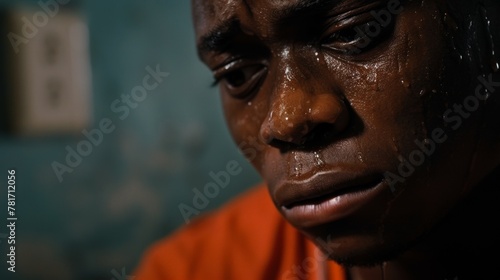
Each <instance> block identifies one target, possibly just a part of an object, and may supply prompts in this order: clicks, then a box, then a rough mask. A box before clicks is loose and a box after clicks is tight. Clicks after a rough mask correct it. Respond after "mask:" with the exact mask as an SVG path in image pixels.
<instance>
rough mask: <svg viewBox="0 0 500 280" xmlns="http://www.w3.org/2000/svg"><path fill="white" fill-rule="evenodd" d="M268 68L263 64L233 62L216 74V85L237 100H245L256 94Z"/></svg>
mask: <svg viewBox="0 0 500 280" xmlns="http://www.w3.org/2000/svg"><path fill="white" fill-rule="evenodd" d="M266 70H267V67H266V65H264V64H262V63H253V64H252V63H250V64H248V63H244V62H242V61H235V62H232V63H230V64H228V65H226V66H224V67H222V68H220V69H218V70H216V71H215V72H214V76H215V80H216V84H220V85H221V89H222V90H224V91H226V92H227V93H229V94H230V95H231V96H234V97H235V98H240V99H244V98H247V97H248V96H250V95H251V94H252V93H254V92H255V90H256V89H257V87H258V86H259V85H260V83H261V82H262V80H263V78H264V76H265V73H266Z"/></svg>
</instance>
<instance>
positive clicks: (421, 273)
mask: <svg viewBox="0 0 500 280" xmlns="http://www.w3.org/2000/svg"><path fill="white" fill-rule="evenodd" d="M499 185H500V168H497V169H496V170H495V171H494V172H492V173H491V174H490V175H489V176H488V177H487V178H486V179H485V180H483V181H482V182H481V183H480V184H479V185H478V186H477V187H476V188H475V189H474V192H473V193H471V195H470V196H469V197H468V198H467V200H465V201H463V202H462V203H461V204H460V205H458V206H457V207H456V208H455V209H454V210H453V211H452V213H450V216H449V217H447V219H445V220H444V221H443V222H442V223H441V224H440V225H439V226H438V227H437V228H436V229H435V230H434V231H433V232H432V233H430V234H429V235H428V236H427V237H426V238H424V239H423V240H422V241H421V242H420V243H419V244H417V245H416V246H415V247H413V248H412V249H410V250H408V251H407V252H405V253H404V254H402V255H401V256H400V257H398V258H396V259H394V260H392V261H388V262H384V263H383V264H381V265H379V266H376V267H370V268H366V267H353V268H351V269H350V270H349V273H350V276H351V279H352V280H365V279H370V280H378V279H381V280H382V279H383V280H394V279H406V280H413V279H428V280H433V279H436V280H447V279H449V280H455V279H458V280H465V279H495V278H498V275H500V274H499V273H500V269H499V268H498V257H497V255H496V253H497V252H498V251H499V249H500V246H499V245H500V241H499V239H500V230H499V229H498V227H497V226H496V224H497V223H498V213H500V211H499V210H500V209H499V208H500V203H499V202H498V198H500V186H499ZM492 256H495V257H492Z"/></svg>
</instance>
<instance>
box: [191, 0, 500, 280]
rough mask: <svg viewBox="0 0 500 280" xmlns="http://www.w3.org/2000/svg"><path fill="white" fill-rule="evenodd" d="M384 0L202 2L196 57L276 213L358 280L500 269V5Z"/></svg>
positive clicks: (464, 275) (475, 275)
mask: <svg viewBox="0 0 500 280" xmlns="http://www.w3.org/2000/svg"><path fill="white" fill-rule="evenodd" d="M389 2H391V3H392V4H390V3H389ZM389 2H388V1H373V0H344V1H328V0H323V1H321V0H320V1H303V0H302V1H301V0H290V1H268V0H247V1H243V0H212V1H205V0H194V1H193V13H194V18H195V28H196V36H197V43H198V50H199V54H200V57H201V59H202V60H203V62H205V63H206V64H207V65H208V67H209V68H210V69H212V70H213V71H214V75H215V77H216V79H217V80H218V81H219V84H220V89H221V96H222V102H223V107H224V112H225V116H226V119H227V123H228V126H229V129H230V131H231V133H232V136H233V137H234V139H235V141H236V143H238V144H241V143H243V142H248V140H249V139H250V138H251V137H258V138H259V139H260V143H259V145H258V147H253V148H252V149H251V150H243V152H244V153H246V155H247V157H248V158H249V160H250V161H251V163H252V164H253V166H254V167H255V168H256V169H257V170H258V171H259V172H260V174H261V175H262V177H263V178H264V179H265V181H266V182H267V183H268V187H269V193H270V195H271V198H272V199H273V202H274V203H275V205H276V207H277V209H278V210H279V211H280V212H281V214H282V215H283V216H284V217H285V218H286V219H287V220H288V221H289V222H290V223H291V224H292V225H294V226H295V227H296V228H297V229H298V230H300V231H301V232H303V233H304V234H305V235H306V236H308V237H309V238H311V240H313V241H315V242H316V243H317V244H318V245H320V244H322V245H321V249H322V250H323V251H324V252H325V253H327V254H328V255H329V258H330V259H332V260H334V261H336V262H338V263H340V264H342V265H344V266H345V267H346V268H347V271H348V274H349V277H350V278H351V279H454V278H455V277H458V279H495V278H498V275H499V274H498V272H499V271H498V269H497V268H496V267H497V265H496V263H497V261H498V257H496V256H492V257H488V256H487V255H488V252H494V253H496V252H498V249H499V241H498V239H499V238H498V236H500V235H499V232H498V230H497V229H496V227H495V223H497V221H498V213H500V212H499V211H498V210H499V209H498V208H499V207H498V206H497V205H498V202H497V200H498V198H499V194H498V190H497V189H498V188H496V186H497V185H498V184H499V182H500V179H499V178H500V169H499V166H500V133H499V131H500V129H498V128H499V127H500V125H499V120H500V116H499V115H498V114H499V109H500V105H499V102H498V98H497V97H496V96H495V92H494V91H495V89H496V88H498V91H497V94H498V93H500V87H499V85H498V83H495V82H496V81H499V82H500V75H499V72H498V62H499V61H500V56H499V57H497V55H499V54H500V50H499V49H498V46H500V42H499V38H500V34H499V33H500V30H499V28H498V27H499V26H500V6H499V4H498V3H497V2H496V1H481V2H480V1H449V2H450V3H448V1H444V0H443V1H440V0H435V1H430V0H429V1H421V0H420V1H417V0H415V1H401V3H399V1H395V2H394V1H389ZM396 2H397V3H396ZM451 2H452V3H451ZM395 3H396V4H398V3H399V5H396V4H395ZM391 5H392V6H391ZM382 10H386V11H391V12H390V14H391V19H390V20H388V21H387V22H384V24H383V28H381V29H380V30H379V32H375V31H376V29H371V30H372V31H373V32H372V35H373V36H372V35H369V36H368V40H367V41H360V40H361V39H363V38H362V36H361V37H360V36H359V33H356V30H357V29H356V27H357V28H361V29H362V30H366V29H364V28H366V27H367V25H369V24H370V22H373V20H375V18H374V16H373V13H372V11H375V12H377V13H380V11H382ZM372 27H373V26H372ZM374 30H375V31H374ZM366 38H367V37H365V39H366ZM478 77H483V78H484V79H486V80H489V81H490V82H492V84H493V86H490V93H489V94H488V96H487V97H485V96H486V94H487V93H486V92H485V91H484V90H483V91H481V94H482V95H474V94H475V89H476V88H477V87H478V85H480V84H481V83H480V81H479V80H478ZM484 79H483V80H484ZM470 96H475V98H476V100H478V106H476V107H477V108H476V107H474V106H473V107H474V110H468V109H467V108H469V109H471V108H472V107H471V106H468V107H464V100H469V101H470V100H471V98H469V99H467V98H468V97H470ZM478 96H479V97H484V98H482V99H480V98H479V97H478ZM473 98H474V97H473ZM454 105H457V106H454ZM448 110H452V111H451V112H452V113H450V112H449V111H448ZM452 116H453V117H455V118H454V121H452V120H451V119H450V118H451V117H452ZM458 120H461V121H460V122H459V121H458ZM436 129H439V130H436ZM436 131H437V132H436ZM438 132H439V133H438ZM436 135H437V136H436ZM424 139H430V140H431V141H433V140H435V141H438V140H439V142H437V143H434V144H435V145H436V146H435V147H436V149H434V150H433V151H432V152H430V153H429V154H428V155H426V154H425V153H424V152H421V154H424V157H425V158H424V159H423V160H422V161H419V162H418V164H413V166H414V169H413V170H412V171H411V172H409V173H410V174H404V176H403V174H401V168H400V167H401V165H402V164H403V163H405V162H406V163H408V162H410V161H411V160H410V158H411V156H413V155H415V150H419V146H418V145H417V144H416V142H415V141H419V142H420V143H425V145H427V146H426V147H427V148H429V147H430V146H429V145H431V144H430V143H429V141H428V140H424ZM436 139H437V140H436ZM425 145H424V146H425ZM420 151H421V150H420ZM250 152H251V153H250ZM413 159H415V158H413ZM413 162H414V163H415V160H413ZM388 174H392V175H388ZM394 175H395V176H394ZM406 175H407V176H406ZM318 239H321V240H324V241H327V242H326V243H327V246H326V248H325V246H324V242H321V243H319V242H317V240H318Z"/></svg>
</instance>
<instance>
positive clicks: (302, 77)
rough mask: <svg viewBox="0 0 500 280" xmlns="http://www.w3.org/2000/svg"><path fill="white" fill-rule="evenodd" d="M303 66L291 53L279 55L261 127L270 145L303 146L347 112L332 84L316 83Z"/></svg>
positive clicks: (325, 82)
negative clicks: (313, 133) (318, 129)
mask: <svg viewBox="0 0 500 280" xmlns="http://www.w3.org/2000/svg"><path fill="white" fill-rule="evenodd" d="M294 53H295V52H294ZM301 61H302V63H301ZM303 62H304V61H303V59H302V58H301V57H294V56H293V55H292V51H291V50H290V49H284V50H283V51H282V53H281V54H280V55H279V61H278V62H277V64H276V66H275V69H274V72H275V73H274V75H273V78H274V82H273V90H272V93H271V96H270V97H269V107H268V114H267V118H266V119H265V120H264V122H263V123H262V127H261V137H262V138H263V140H264V141H265V142H267V143H269V142H270V141H272V140H280V141H282V142H291V143H295V144H302V143H303V142H304V141H305V140H306V139H307V135H308V134H309V133H310V132H311V131H312V130H313V129H314V128H315V127H316V126H317V125H318V124H320V123H330V124H333V123H335V122H336V120H337V119H338V117H339V115H341V113H342V111H343V110H344V106H343V104H342V101H341V100H340V98H339V96H338V95H337V94H336V93H334V92H330V91H329V90H328V89H327V86H326V84H328V81H318V80H317V79H315V78H314V77H313V76H312V75H310V73H309V71H308V69H305V68H306V67H307V66H306V65H308V64H306V63H303Z"/></svg>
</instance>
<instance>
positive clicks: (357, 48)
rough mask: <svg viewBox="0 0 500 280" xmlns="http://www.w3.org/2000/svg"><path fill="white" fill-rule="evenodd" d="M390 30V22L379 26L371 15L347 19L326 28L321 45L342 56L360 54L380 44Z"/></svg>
mask: <svg viewBox="0 0 500 280" xmlns="http://www.w3.org/2000/svg"><path fill="white" fill-rule="evenodd" d="M393 21H394V20H393ZM360 22H361V23H360ZM392 28H393V23H392V22H391V23H389V24H380V23H379V22H377V21H376V20H374V19H373V17H372V16H371V15H365V16H361V17H359V18H353V19H348V20H344V21H342V22H339V23H336V24H332V25H331V26H330V27H328V28H327V31H326V32H325V34H327V36H325V39H323V40H322V41H321V45H322V46H324V47H327V48H329V49H331V50H334V51H337V52H340V53H342V54H348V55H355V54H360V53H362V52H366V51H368V50H370V49H372V48H373V47H375V46H376V45H377V44H378V43H380V42H382V40H383V39H385V38H386V37H387V35H388V34H389V33H390V32H389V31H390V30H392Z"/></svg>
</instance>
